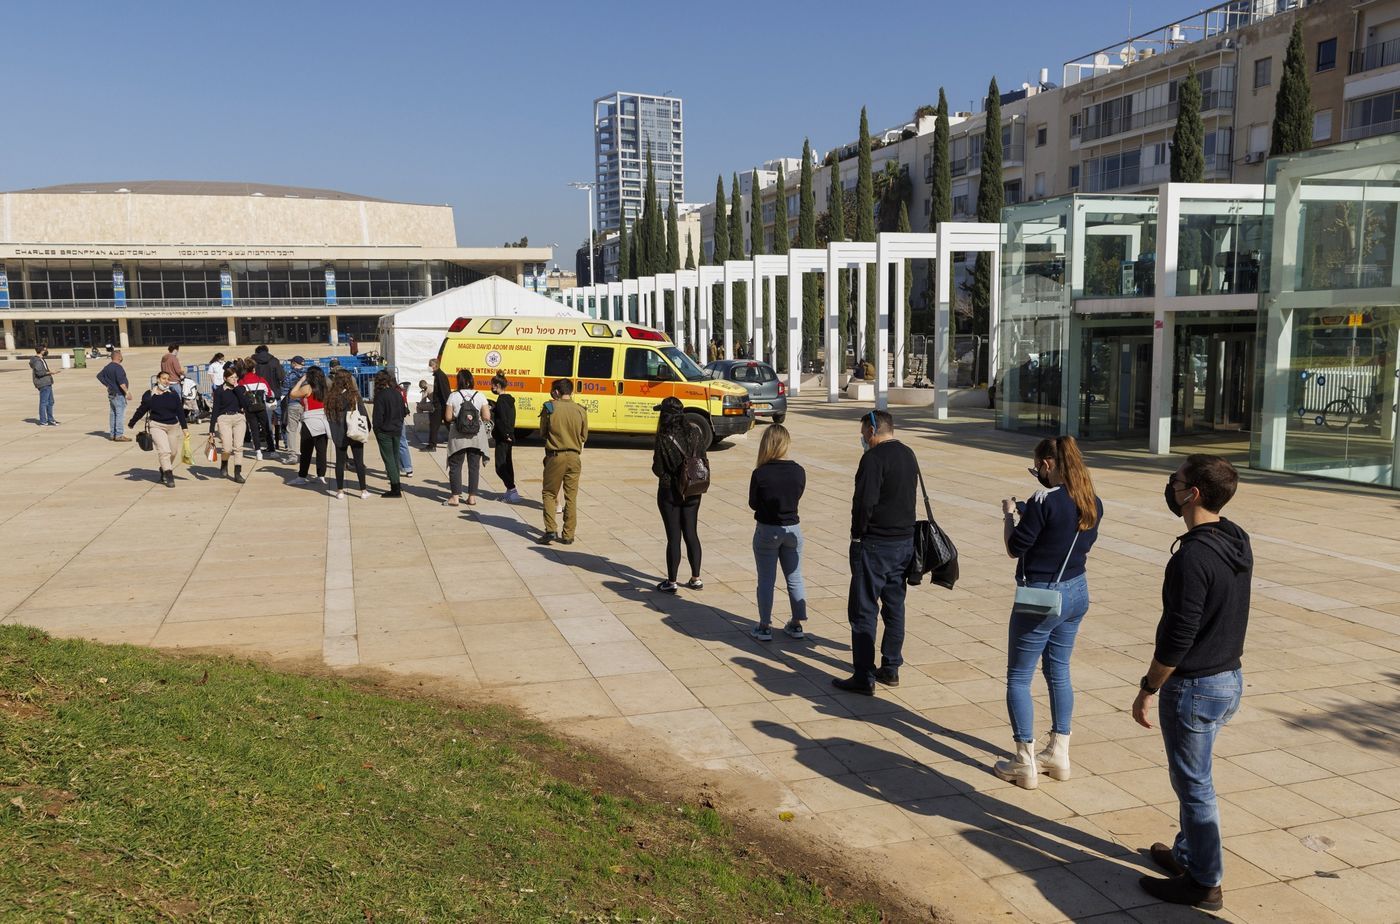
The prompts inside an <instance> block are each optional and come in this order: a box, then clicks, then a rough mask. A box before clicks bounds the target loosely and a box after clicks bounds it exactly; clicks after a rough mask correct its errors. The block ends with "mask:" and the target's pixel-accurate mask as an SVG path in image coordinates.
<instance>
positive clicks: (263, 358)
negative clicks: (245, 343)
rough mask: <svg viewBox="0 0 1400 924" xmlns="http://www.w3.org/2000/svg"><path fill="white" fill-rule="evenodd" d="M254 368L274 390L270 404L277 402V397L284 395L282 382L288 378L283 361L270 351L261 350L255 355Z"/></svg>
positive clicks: (269, 399)
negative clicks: (283, 367)
mask: <svg viewBox="0 0 1400 924" xmlns="http://www.w3.org/2000/svg"><path fill="white" fill-rule="evenodd" d="M253 368H254V371H256V372H257V374H258V375H260V376H262V378H263V381H264V382H266V383H267V387H268V388H270V389H272V395H271V396H270V397H269V398H268V401H269V403H270V402H273V401H276V400H277V396H278V395H280V394H282V382H283V380H284V379H285V378H286V376H285V375H284V374H283V372H282V361H281V360H280V359H278V358H277V357H276V356H273V355H272V352H271V351H270V350H260V351H258V352H256V353H254V354H253Z"/></svg>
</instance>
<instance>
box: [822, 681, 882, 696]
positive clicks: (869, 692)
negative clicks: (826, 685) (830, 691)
mask: <svg viewBox="0 0 1400 924" xmlns="http://www.w3.org/2000/svg"><path fill="white" fill-rule="evenodd" d="M831 685H832V686H833V687H835V688H836V689H838V690H843V691H845V692H847V693H859V694H860V695H861V696H874V695H875V684H873V683H866V682H865V681H863V680H861V679H859V678H857V677H832V678H831Z"/></svg>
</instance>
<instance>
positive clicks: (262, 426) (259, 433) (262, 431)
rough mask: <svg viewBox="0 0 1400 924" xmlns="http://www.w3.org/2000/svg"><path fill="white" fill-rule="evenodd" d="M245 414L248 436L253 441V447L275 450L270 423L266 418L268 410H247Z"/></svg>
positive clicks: (275, 445)
mask: <svg viewBox="0 0 1400 924" xmlns="http://www.w3.org/2000/svg"><path fill="white" fill-rule="evenodd" d="M245 416H247V418H248V437H249V438H250V439H251V440H252V441H253V448H254V449H266V450H267V451H268V452H275V451H276V450H277V444H276V442H274V439H275V438H274V437H273V435H272V423H271V421H269V420H268V412H267V411H248V412H247V414H246V415H245Z"/></svg>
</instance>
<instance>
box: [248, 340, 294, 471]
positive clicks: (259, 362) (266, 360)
mask: <svg viewBox="0 0 1400 924" xmlns="http://www.w3.org/2000/svg"><path fill="white" fill-rule="evenodd" d="M253 371H254V372H256V373H257V374H258V375H260V376H262V379H263V381H264V382H266V383H267V387H268V389H269V390H270V394H269V395H268V402H267V413H268V414H269V415H271V416H273V417H276V418H277V419H276V420H275V421H274V422H273V423H274V427H273V434H274V435H273V440H274V442H273V446H275V445H276V444H277V443H278V442H286V432H285V430H286V427H285V421H283V420H282V404H281V402H279V401H278V400H277V396H278V395H280V394H282V383H283V382H284V381H285V380H286V376H285V375H284V374H283V372H282V360H280V359H278V358H277V357H276V356H273V355H272V351H271V350H269V349H268V348H267V344H265V343H260V344H258V348H257V349H256V350H254V351H253ZM277 434H281V438H280V439H279V438H278V436H277ZM253 441H254V442H257V438H256V436H255V437H254V440H253ZM272 448H273V447H272V446H269V447H268V449H272Z"/></svg>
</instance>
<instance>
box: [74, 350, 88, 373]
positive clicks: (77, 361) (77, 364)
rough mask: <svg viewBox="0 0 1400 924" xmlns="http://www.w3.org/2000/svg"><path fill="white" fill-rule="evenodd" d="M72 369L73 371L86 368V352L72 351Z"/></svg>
mask: <svg viewBox="0 0 1400 924" xmlns="http://www.w3.org/2000/svg"><path fill="white" fill-rule="evenodd" d="M73 368H74V369H86V368H87V351H86V350H74V351H73Z"/></svg>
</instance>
